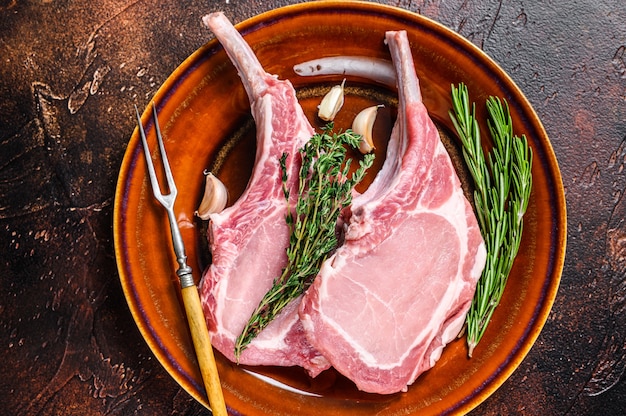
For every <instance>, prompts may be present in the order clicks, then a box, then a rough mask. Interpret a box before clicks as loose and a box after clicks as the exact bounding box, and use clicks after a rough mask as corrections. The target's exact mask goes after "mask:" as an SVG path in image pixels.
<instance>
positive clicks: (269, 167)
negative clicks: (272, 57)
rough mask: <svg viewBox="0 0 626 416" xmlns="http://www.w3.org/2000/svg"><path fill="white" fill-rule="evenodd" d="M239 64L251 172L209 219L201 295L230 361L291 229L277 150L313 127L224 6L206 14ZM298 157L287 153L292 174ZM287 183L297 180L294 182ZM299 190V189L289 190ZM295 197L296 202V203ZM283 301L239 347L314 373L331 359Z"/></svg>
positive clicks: (244, 359) (300, 140)
mask: <svg viewBox="0 0 626 416" xmlns="http://www.w3.org/2000/svg"><path fill="white" fill-rule="evenodd" d="M203 21H204V23H205V24H206V25H207V26H208V27H209V28H210V29H211V30H212V31H213V33H214V34H215V36H216V37H217V38H218V40H219V41H220V43H221V44H222V46H223V47H224V49H225V50H226V52H227V54H228V56H229V57H230V59H231V61H232V62H233V64H234V65H235V66H236V68H237V70H238V72H239V75H240V77H241V79H242V81H243V84H244V87H245V89H246V92H247V94H248V98H249V99H250V105H251V109H252V115H253V117H254V120H255V122H256V128H257V151H256V158H255V163H254V168H253V172H252V177H251V178H250V181H249V183H248V185H247V187H246V189H245V191H244V193H243V194H242V195H241V197H240V198H239V200H238V201H237V202H236V203H235V204H234V205H233V206H231V207H229V208H227V209H225V210H224V211H222V212H221V213H219V214H213V215H211V217H210V223H209V240H210V246H211V252H212V264H211V265H210V266H209V268H208V269H207V270H206V271H205V273H204V276H203V278H202V281H201V288H200V293H201V299H202V306H203V309H204V313H205V315H206V317H207V322H208V326H209V332H210V335H211V339H212V344H213V346H214V347H215V348H217V349H218V350H219V351H220V352H222V354H224V355H225V356H226V357H228V358H229V359H231V360H233V361H235V356H234V346H235V341H236V338H237V336H238V335H239V334H240V333H241V332H242V330H243V328H244V326H245V324H246V323H247V321H248V319H249V318H250V315H251V314H252V312H253V311H254V309H255V308H256V306H257V305H258V304H259V302H260V300H261V298H262V297H263V295H264V294H265V293H266V292H267V291H268V290H269V289H270V287H271V286H272V282H273V280H274V278H276V277H278V276H280V274H281V270H282V268H283V267H284V266H285V265H286V262H287V256H286V253H285V248H286V247H287V245H288V242H289V229H288V228H287V224H286V222H285V214H286V212H287V211H286V210H287V204H286V202H285V198H284V196H283V191H282V183H281V172H280V167H279V158H280V156H281V155H282V154H283V152H286V153H288V154H289V155H296V154H297V151H298V149H299V148H300V147H301V146H302V145H304V144H305V143H306V142H307V140H308V139H310V138H311V136H312V135H313V133H314V130H313V127H311V125H310V124H309V122H308V120H307V119H306V116H305V115H304V113H303V111H302V108H301V107H300V105H299V103H298V102H297V100H296V96H295V91H294V89H293V87H292V85H291V83H290V82H289V81H281V80H278V79H277V77H275V76H273V75H270V74H267V73H266V72H265V71H264V70H263V68H262V67H261V64H260V63H259V61H258V59H257V58H256V56H255V55H254V53H253V51H252V50H251V49H250V47H249V46H248V44H247V43H246V42H245V40H244V39H243V38H242V37H241V35H240V34H239V32H238V31H237V30H236V29H235V28H234V27H233V26H232V24H231V23H230V22H229V21H228V19H227V18H226V17H225V16H224V15H223V14H222V13H214V14H210V15H208V16H205V17H204V18H203ZM295 159H296V158H292V157H289V158H288V159H287V162H288V163H287V171H288V172H289V177H290V178H297V177H298V174H297V171H298V169H299V164H298V162H297V160H295ZM290 186H291V187H293V188H295V186H296V183H295V182H293V183H292V184H291V185H290ZM291 194H292V195H297V192H295V191H294V192H292V193H291ZM293 205H295V204H293ZM299 301H300V299H297V300H295V301H294V302H293V304H292V305H290V306H288V307H287V308H285V309H284V310H283V311H282V313H281V314H280V315H279V316H278V317H276V319H274V321H272V322H271V323H270V324H269V325H268V326H267V327H266V328H265V329H264V330H263V331H262V332H261V333H260V334H259V336H258V337H257V338H256V339H255V340H254V341H252V343H251V344H250V345H249V346H248V348H247V349H245V350H244V352H243V353H242V354H241V355H240V357H239V360H238V362H239V363H241V364H249V365H282V366H292V365H299V366H301V367H304V368H305V369H306V370H307V371H308V372H309V374H311V375H312V376H315V375H317V374H318V373H319V372H320V371H322V370H324V369H326V368H328V366H329V365H328V362H327V361H326V360H325V359H324V358H323V357H321V356H320V355H319V353H318V352H317V351H316V350H315V349H313V348H312V347H311V346H310V345H309V344H308V342H307V340H306V337H305V336H304V333H303V328H302V324H301V323H300V320H299V319H298V313H297V307H298V303H299Z"/></svg>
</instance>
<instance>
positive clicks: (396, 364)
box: [300, 31, 486, 394]
mask: <svg viewBox="0 0 626 416" xmlns="http://www.w3.org/2000/svg"><path fill="white" fill-rule="evenodd" d="M386 41H387V43H388V45H389V48H390V51H391V55H392V60H393V64H394V67H395V70H396V77H397V85H398V90H399V91H398V95H399V109H398V120H397V121H396V124H395V126H394V129H393V132H392V137H391V139H390V143H389V147H388V152H387V157H386V161H385V164H384V166H383V168H382V169H381V171H380V172H379V173H378V175H377V177H376V178H375V180H374V182H373V183H372V185H370V187H369V188H368V189H367V190H366V191H365V192H364V193H363V194H362V195H360V196H358V197H356V198H355V199H354V201H353V204H352V207H351V215H348V217H347V218H346V221H347V223H346V224H345V226H346V235H345V243H344V245H343V246H341V247H340V248H339V249H338V250H337V251H336V252H335V254H334V255H333V256H332V257H330V258H329V259H328V260H327V261H326V262H325V263H324V265H323V266H322V269H321V270H320V273H319V275H318V276H317V278H316V279H315V282H314V283H313V285H312V286H311V287H310V288H309V290H308V291H307V292H306V294H305V295H304V298H303V300H302V302H301V304H300V318H301V320H302V323H303V325H304V328H305V331H306V333H307V336H308V338H309V341H310V343H311V344H312V345H313V346H314V347H315V348H316V349H317V350H319V351H320V352H321V353H322V354H323V355H324V356H325V357H326V358H327V359H328V360H329V361H330V363H331V364H332V366H333V367H335V368H336V369H337V370H338V371H339V372H340V373H342V374H344V375H345V376H346V377H348V378H350V379H351V380H353V381H354V382H355V384H356V385H357V387H358V388H359V389H361V390H364V391H366V392H372V393H382V394H388V393H395V392H399V391H405V390H406V389H407V386H408V385H410V384H412V383H413V382H414V381H415V379H416V378H417V377H418V376H419V375H420V374H421V373H422V372H424V371H426V370H427V369H429V368H431V367H432V366H433V365H434V364H435V362H436V361H437V360H438V359H439V357H440V356H441V352H442V350H443V347H444V346H445V345H446V344H447V343H449V342H450V341H452V340H453V339H454V338H455V337H456V336H457V334H458V332H459V331H460V329H461V328H462V326H463V322H464V319H465V315H466V313H467V311H468V309H469V306H470V304H471V301H472V297H473V295H474V291H475V288H476V282H477V280H478V278H479V277H480V274H481V272H482V269H483V267H484V262H485V256H486V253H485V247H484V243H483V239H482V236H481V234H480V231H479V228H478V224H477V221H476V218H475V216H474V213H473V211H472V208H471V205H470V204H469V202H468V201H467V199H466V198H465V196H464V194H463V191H462V189H461V185H460V181H459V179H458V177H457V175H456V172H455V170H454V167H453V165H452V163H451V161H450V158H449V156H448V153H447V152H446V150H445V148H444V146H443V144H442V143H441V140H440V138H439V134H438V132H437V129H436V127H435V125H434V124H433V122H432V120H431V119H430V117H429V115H428V112H427V110H426V108H425V107H424V105H423V103H422V97H421V92H420V88H419V81H418V79H417V76H416V74H415V67H414V64H413V58H412V55H411V50H410V46H409V42H408V39H407V35H406V32H404V31H400V32H388V33H387V34H386Z"/></svg>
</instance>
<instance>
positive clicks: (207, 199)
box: [195, 171, 228, 220]
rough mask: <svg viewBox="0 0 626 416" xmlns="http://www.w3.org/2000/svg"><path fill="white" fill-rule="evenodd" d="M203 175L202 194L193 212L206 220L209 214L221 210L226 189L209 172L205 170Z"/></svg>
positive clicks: (224, 201) (224, 203)
mask: <svg viewBox="0 0 626 416" xmlns="http://www.w3.org/2000/svg"><path fill="white" fill-rule="evenodd" d="M204 175H205V176H206V182H205V185H204V196H203V197H202V201H201V202H200V207H199V208H198V210H197V211H196V212H195V214H196V215H197V216H198V217H200V218H201V219H203V220H208V219H209V215H210V214H214V213H217V212H221V211H222V210H223V209H224V208H225V207H226V203H227V202H228V190H227V189H226V185H224V183H223V182H222V181H220V180H219V179H218V178H217V177H216V176H215V175H213V174H212V173H211V172H207V171H205V172H204Z"/></svg>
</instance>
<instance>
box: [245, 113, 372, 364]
mask: <svg viewBox="0 0 626 416" xmlns="http://www.w3.org/2000/svg"><path fill="white" fill-rule="evenodd" d="M332 129H333V123H329V124H328V125H327V126H326V127H325V128H324V129H323V130H322V133H319V134H315V135H314V136H313V137H312V138H311V139H310V140H309V141H308V142H307V144H306V145H304V146H303V147H302V148H301V149H300V151H299V156H300V158H301V160H302V164H301V167H300V170H299V175H298V196H297V199H296V205H295V207H294V209H293V210H292V209H291V207H290V206H289V201H290V199H289V197H290V191H289V188H288V186H287V181H288V179H289V178H288V175H287V169H286V163H287V158H288V157H289V156H288V155H287V154H285V153H283V155H282V157H281V158H280V160H279V162H280V167H281V172H282V176H281V178H282V187H283V194H284V196H285V199H286V200H287V204H288V209H287V215H286V217H285V221H286V222H287V225H288V226H289V230H290V238H289V246H288V247H287V249H286V251H287V265H286V266H285V268H284V269H283V271H282V274H281V275H280V276H279V277H277V278H276V279H274V283H273V285H272V287H271V289H270V290H269V291H268V292H267V293H266V294H265V296H264V297H263V299H261V301H260V303H259V305H258V306H257V308H256V309H255V311H254V312H253V314H252V316H251V317H250V319H249V320H248V323H247V324H246V326H245V327H244V329H243V331H242V333H241V334H240V335H239V336H238V337H237V340H236V343H235V356H236V357H239V356H240V355H241V353H242V352H243V351H244V350H245V348H246V347H247V346H248V345H249V344H250V342H251V341H252V340H253V339H254V338H255V337H256V336H257V335H258V334H259V333H260V332H261V331H262V330H263V329H264V328H265V327H266V326H267V325H268V324H269V323H270V322H271V321H272V320H273V319H274V318H275V317H276V316H277V315H278V314H279V313H280V311H281V310H282V309H283V308H284V307H285V306H287V305H288V304H289V303H290V302H291V301H292V300H294V299H295V298H297V297H298V296H300V295H301V294H303V293H304V291H305V290H306V289H307V288H308V287H309V286H310V285H311V283H313V279H314V278H315V276H316V275H317V273H318V272H319V270H320V267H321V265H322V263H323V262H324V261H325V260H326V259H327V258H328V257H329V256H330V254H331V253H332V252H333V250H335V248H336V247H337V236H336V232H335V227H336V223H337V218H338V217H339V214H340V212H341V210H342V209H343V208H345V207H346V206H348V205H349V204H350V203H351V202H352V190H353V188H354V186H356V185H357V184H358V183H359V182H361V180H362V179H363V177H364V176H365V173H366V171H367V169H368V168H369V167H371V166H372V163H373V161H374V155H373V154H367V155H365V156H364V157H363V159H361V160H360V161H359V167H358V168H357V169H356V170H355V171H354V172H353V173H352V174H350V166H351V162H352V159H350V158H348V159H347V160H346V151H347V149H346V146H348V147H351V148H353V149H358V147H359V142H360V140H361V136H360V135H358V134H356V133H354V132H353V131H352V130H346V131H345V132H343V133H340V134H337V133H333V132H332Z"/></svg>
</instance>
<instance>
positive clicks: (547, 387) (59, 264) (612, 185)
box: [0, 0, 626, 415]
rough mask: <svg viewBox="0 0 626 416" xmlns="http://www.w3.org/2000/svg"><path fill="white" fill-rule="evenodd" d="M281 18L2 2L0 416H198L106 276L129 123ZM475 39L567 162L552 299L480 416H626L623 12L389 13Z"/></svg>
mask: <svg viewBox="0 0 626 416" xmlns="http://www.w3.org/2000/svg"><path fill="white" fill-rule="evenodd" d="M290 3H294V2H290V1H266V2H258V1H255V2H243V1H216V0H212V1H189V2H184V4H183V2H178V1H173V0H167V1H161V2H159V4H158V7H157V6H155V5H154V4H152V3H147V2H129V1H124V0H104V1H101V2H89V1H84V0H78V1H72V2H67V1H54V0H40V1H30V2H24V1H18V0H4V1H0V97H2V99H0V143H1V150H2V151H1V152H0V250H1V253H2V260H1V261H0V275H1V276H2V277H1V278H0V340H1V341H2V343H1V344H0V354H2V365H1V366H0V397H2V400H1V401H0V413H2V414H19V415H35V414H39V415H70V414H71V415H75V414H110V415H130V414H158V415H180V414H185V415H202V414H207V413H208V411H206V410H205V409H204V408H203V407H202V406H201V405H199V404H198V403H196V402H195V401H194V400H193V399H192V398H191V397H189V396H188V395H187V394H186V393H185V392H184V391H183V390H181V389H180V387H179V386H178V385H177V384H176V383H175V382H174V381H173V380H172V379H171V378H170V377H169V376H168V374H167V373H166V372H165V371H164V370H163V368H162V367H161V366H160V365H159V363H158V362H156V360H155V359H154V358H153V357H152V355H151V352H150V350H149V349H148V347H147V345H146V344H145V342H144V340H143V339H142V337H141V336H140V334H139V332H138V330H137V328H136V326H135V324H134V322H133V319H132V317H131V315H130V312H129V310H128V307H127V305H126V302H125V299H124V296H123V294H122V290H121V286H120V283H119V279H118V276H117V270H116V265H115V257H114V252H113V241H112V239H113V237H112V228H111V223H112V211H113V197H114V190H115V182H116V179H117V174H118V170H119V166H120V163H121V160H122V157H123V154H124V150H125V147H126V145H127V142H128V139H129V137H130V134H131V132H132V130H133V128H134V123H135V121H134V120H133V117H132V114H133V113H132V111H133V105H134V104H137V105H138V106H139V107H140V108H142V107H144V106H145V105H146V104H147V103H148V102H149V99H150V98H151V96H152V95H153V94H154V92H155V91H156V90H157V89H158V88H159V86H160V85H161V84H162V82H163V81H164V80H165V79H166V78H167V77H168V76H169V74H170V73H171V72H172V71H173V70H174V69H175V68H176V67H177V66H178V65H179V64H180V63H181V62H182V61H183V60H184V59H185V58H186V57H187V56H189V55H190V54H191V53H192V52H193V51H195V50H196V49H197V48H198V47H199V46H201V45H202V44H203V43H204V42H206V41H207V40H208V38H209V33H208V32H207V30H205V29H204V28H203V27H202V26H201V22H200V18H201V16H202V15H203V14H205V13H206V12H208V11H213V10H223V11H225V13H226V14H227V16H228V17H229V18H231V19H232V20H234V21H241V20H243V19H245V18H248V17H250V16H253V15H255V14H257V13H259V12H262V11H265V10H269V9H272V8H275V7H279V6H282V5H286V4H290ZM381 3H387V4H391V5H394V6H398V7H402V8H406V9H409V10H412V11H415V12H418V13H421V14H423V15H425V16H428V17H431V18H433V19H435V20H437V21H439V22H441V23H442V24H444V25H446V26H448V27H449V28H451V29H453V30H455V31H457V32H459V33H460V34H461V35H463V36H465V37H467V38H468V39H470V40H471V41H472V42H474V43H475V44H476V45H478V46H479V47H480V48H482V49H483V50H484V51H485V52H486V53H487V54H488V55H490V56H491V57H492V58H493V59H494V60H495V61H496V62H498V64H500V65H501V66H502V67H503V68H504V70H505V71H507V72H508V73H509V75H510V76H511V77H512V78H513V79H514V80H515V82H516V83H517V84H518V85H519V86H520V88H521V89H522V91H523V92H524V93H525V94H526V96H527V97H528V99H529V100H530V102H531V103H532V104H533V106H534V107H535V110H536V111H537V113H538V114H539V116H540V118H541V120H542V122H543V124H544V126H545V128H546V130H547V132H548V135H549V137H550V138H551V141H552V144H553V146H554V150H555V152H556V155H557V158H558V160H559V164H560V168H561V171H562V175H563V181H564V185H565V188H566V197H567V202H568V247H567V257H566V262H565V269H564V272H563V277H562V283H561V288H560V290H559V294H558V296H557V299H556V302H555V304H554V308H553V310H552V313H551V314H550V317H549V319H548V321H547V323H546V326H545V328H544V330H543V332H542V333H541V335H540V336H539V339H538V340H537V342H536V344H535V346H534V347H533V348H532V350H531V351H530V353H529V355H528V356H527V357H526V359H525V360H524V361H523V362H522V364H521V365H520V367H519V368H518V370H517V371H515V372H514V374H513V375H512V376H511V377H510V379H509V380H508V381H507V382H506V383H505V384H504V385H503V386H502V387H501V388H500V389H499V390H498V391H496V392H495V393H494V394H493V395H492V396H491V397H490V398H489V399H488V400H487V401H485V402H484V403H483V404H482V405H480V406H479V407H478V408H477V409H475V410H474V411H473V414H476V415H499V414H523V415H539V414H550V415H595V414H611V415H612V414H624V413H626V382H625V381H624V379H625V377H624V370H625V368H626V333H625V332H624V328H626V313H625V312H626V311H625V309H626V243H625V242H626V223H625V222H624V218H625V217H626V197H624V191H625V190H626V174H624V164H625V163H626V24H625V23H624V22H626V8H624V5H623V2H622V1H621V0H574V1H565V0H557V1H548V2H524V1H518V0H511V1H506V2H504V1H499V2H483V1H479V0H452V1H442V0H417V1H413V0H411V1H382V2H381Z"/></svg>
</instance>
